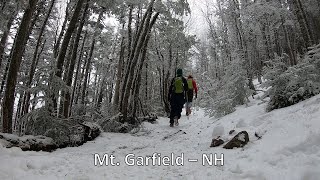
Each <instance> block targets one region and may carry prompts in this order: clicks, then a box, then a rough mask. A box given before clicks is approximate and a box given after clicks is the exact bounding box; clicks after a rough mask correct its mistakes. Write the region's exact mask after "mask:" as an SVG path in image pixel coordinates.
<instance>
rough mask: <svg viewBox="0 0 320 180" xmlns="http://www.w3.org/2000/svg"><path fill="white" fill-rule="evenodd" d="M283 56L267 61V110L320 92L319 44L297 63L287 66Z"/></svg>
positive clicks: (287, 104) (294, 102)
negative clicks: (268, 98)
mask: <svg viewBox="0 0 320 180" xmlns="http://www.w3.org/2000/svg"><path fill="white" fill-rule="evenodd" d="M283 60H284V58H283V57H276V58H275V59H274V60H272V61H270V62H269V66H267V67H266V68H265V69H264V71H265V79H267V81H266V82H265V84H264V86H267V87H270V86H271V88H270V89H269V90H268V92H267V93H268V94H269V95H270V98H271V99H270V102H269V104H268V107H267V110H268V111H271V110H273V109H278V108H283V107H287V106H290V105H293V104H296V103H298V102H300V101H303V100H305V99H308V98H310V97H312V96H314V95H317V94H319V92H320V44H319V45H317V46H315V47H313V48H311V50H309V51H308V53H307V54H306V55H305V57H304V58H303V59H302V60H301V62H299V63H298V64H297V65H295V66H292V67H289V68H287V66H286V64H285V62H284V61H283Z"/></svg>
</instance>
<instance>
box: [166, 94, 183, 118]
mask: <svg viewBox="0 0 320 180" xmlns="http://www.w3.org/2000/svg"><path fill="white" fill-rule="evenodd" d="M184 103H185V101H184V95H183V93H181V94H175V93H173V94H172V95H171V101H170V105H171V112H170V124H173V122H174V117H178V119H180V118H181V112H182V108H183V104H184Z"/></svg>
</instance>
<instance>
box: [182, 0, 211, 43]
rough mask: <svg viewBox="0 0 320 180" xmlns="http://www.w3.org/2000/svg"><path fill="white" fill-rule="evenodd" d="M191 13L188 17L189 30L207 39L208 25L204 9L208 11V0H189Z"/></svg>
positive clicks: (200, 37)
mask: <svg viewBox="0 0 320 180" xmlns="http://www.w3.org/2000/svg"><path fill="white" fill-rule="evenodd" d="M188 2H189V5H190V9H191V15H189V16H187V17H186V20H185V21H186V23H187V32H188V33H190V34H194V35H197V37H198V38H199V39H206V33H207V30H208V25H207V23H206V21H205V18H204V16H203V13H202V11H206V0H188Z"/></svg>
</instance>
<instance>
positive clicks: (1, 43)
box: [0, 11, 17, 69]
mask: <svg viewBox="0 0 320 180" xmlns="http://www.w3.org/2000/svg"><path fill="white" fill-rule="evenodd" d="M16 15H17V12H16V11H14V12H12V13H11V14H10V18H9V20H8V22H7V26H6V29H5V31H4V32H3V34H2V36H1V40H0V69H1V65H2V60H3V58H4V50H5V48H6V43H7V40H8V37H9V34H10V29H11V26H12V23H13V20H14V18H15V17H16Z"/></svg>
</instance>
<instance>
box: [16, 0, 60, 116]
mask: <svg viewBox="0 0 320 180" xmlns="http://www.w3.org/2000/svg"><path fill="white" fill-rule="evenodd" d="M54 4H55V0H51V4H50V7H49V10H48V13H47V15H46V17H45V20H44V21H43V24H42V26H41V29H40V32H39V36H38V38H37V44H36V48H35V50H34V53H33V58H32V62H31V67H30V72H29V77H28V80H27V83H26V87H27V88H31V84H32V80H33V77H34V74H35V71H36V68H37V65H38V61H39V56H40V54H41V53H38V51H39V48H40V46H41V42H42V38H43V33H44V30H45V28H46V25H47V23H48V20H49V17H50V14H51V11H52V9H53V6H54ZM43 46H44V43H43ZM43 46H42V48H41V51H40V52H42V50H43V48H44V47H43ZM29 101H30V92H29V91H27V92H25V96H24V98H23V105H22V111H21V116H23V115H24V114H26V113H28V110H29V105H30V102H29Z"/></svg>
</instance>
